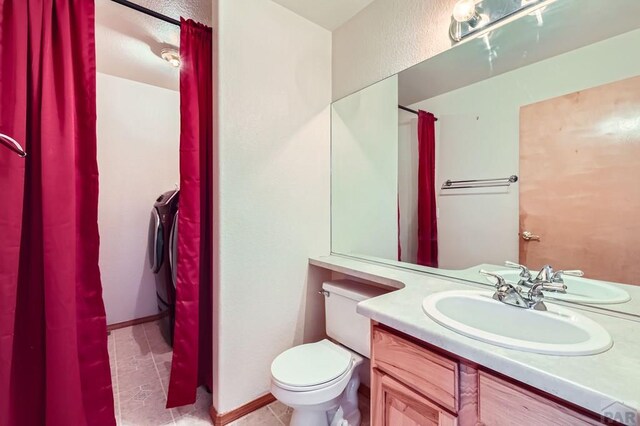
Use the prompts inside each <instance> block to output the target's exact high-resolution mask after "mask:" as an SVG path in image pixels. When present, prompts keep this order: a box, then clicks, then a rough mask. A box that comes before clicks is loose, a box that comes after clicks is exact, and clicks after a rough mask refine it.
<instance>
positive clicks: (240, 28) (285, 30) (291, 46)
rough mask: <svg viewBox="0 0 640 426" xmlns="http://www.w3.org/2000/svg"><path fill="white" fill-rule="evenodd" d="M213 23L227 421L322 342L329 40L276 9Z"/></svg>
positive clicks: (221, 406) (228, 15) (223, 11)
mask: <svg viewBox="0 0 640 426" xmlns="http://www.w3.org/2000/svg"><path fill="white" fill-rule="evenodd" d="M218 13H219V19H218V21H219V31H220V40H219V85H220V95H219V103H220V105H219V107H220V113H219V123H220V124H219V126H220V128H219V135H220V136H219V156H220V158H219V168H220V171H219V174H220V176H219V179H220V182H219V194H218V200H219V201H218V202H219V210H220V225H219V226H220V241H219V244H220V247H219V256H220V258H219V264H220V265H219V268H220V270H219V290H218V291H219V295H218V296H217V297H218V298H219V300H217V301H216V302H217V305H218V317H219V318H218V323H217V324H215V326H216V329H217V333H218V342H217V348H215V350H216V351H217V353H218V357H217V358H218V359H217V360H215V361H214V362H216V364H217V365H215V366H214V371H218V373H219V374H218V375H217V377H215V378H214V380H217V383H216V386H215V388H216V392H215V394H214V406H215V408H216V410H217V411H218V412H219V413H224V412H228V411H230V410H232V409H235V408H237V407H239V406H241V405H243V404H245V403H247V402H249V401H251V400H253V399H255V398H257V397H260V396H262V395H264V394H266V393H267V392H269V386H270V365H271V362H272V360H273V359H274V358H275V357H276V356H277V355H278V354H279V353H281V352H282V351H284V350H285V349H288V348H290V347H292V346H294V345H297V344H300V343H302V342H303V341H311V340H317V339H319V338H321V337H322V336H323V335H324V316H323V301H322V299H321V298H319V296H318V295H317V294H316V292H317V290H319V281H320V280H319V279H315V277H314V274H313V273H312V274H309V267H308V257H309V256H311V255H318V254H323V253H324V254H326V253H328V252H329V250H330V247H329V233H330V231H329V197H330V194H329V155H330V154H329V152H330V146H329V139H330V138H329V135H330V115H329V103H330V100H331V33H330V32H328V31H327V30H324V29H322V28H321V27H319V26H317V25H315V24H312V23H311V22H309V21H307V20H305V19H303V18H301V17H299V16H298V15H295V14H294V13H293V12H291V11H289V10H287V9H285V8H283V7H282V6H279V5H277V4H275V3H274V2H271V1H269V0H220V1H219V10H218ZM312 272H313V271H312Z"/></svg>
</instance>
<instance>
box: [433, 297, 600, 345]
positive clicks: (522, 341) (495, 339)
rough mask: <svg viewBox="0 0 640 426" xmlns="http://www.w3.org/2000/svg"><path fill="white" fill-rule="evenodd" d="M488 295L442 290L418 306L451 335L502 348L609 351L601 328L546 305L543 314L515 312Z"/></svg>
mask: <svg viewBox="0 0 640 426" xmlns="http://www.w3.org/2000/svg"><path fill="white" fill-rule="evenodd" d="M492 296H493V292H491V291H477V290H471V291H445V292H441V293H435V294H432V295H431V296H428V297H426V298H425V299H424V301H423V302H422V308H423V309H424V311H425V313H426V314H427V315H428V316H429V317H430V318H432V319H433V320H434V321H436V322H437V323H439V324H440V325H443V326H444V327H447V328H449V329H451V330H453V331H455V332H458V333H460V334H463V335H465V336H467V337H471V338H473V339H477V340H482V341H484V342H487V343H492V344H494V345H498V346H503V347H505V348H510V349H517V350H521V351H526V352H535V353H539V354H548V355H572V356H575V355H593V354H597V353H600V352H604V351H606V350H608V349H609V348H610V347H611V345H612V341H611V336H610V335H609V333H608V332H607V330H605V329H604V328H603V327H602V326H601V325H600V324H598V323H596V322H595V321H593V320H591V319H589V318H587V317H585V316H584V315H581V314H578V313H576V312H573V311H572V310H569V309H566V308H563V307H561V306H557V305H554V304H551V303H548V302H545V304H546V305H547V309H548V310H547V311H546V312H544V311H535V310H532V309H524V308H518V307H515V306H510V305H506V304H504V303H502V302H499V301H497V300H493V298H492Z"/></svg>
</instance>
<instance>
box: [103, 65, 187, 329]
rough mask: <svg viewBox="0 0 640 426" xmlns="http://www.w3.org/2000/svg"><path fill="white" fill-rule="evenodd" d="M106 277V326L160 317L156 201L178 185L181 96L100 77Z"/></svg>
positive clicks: (160, 89) (113, 78)
mask: <svg viewBox="0 0 640 426" xmlns="http://www.w3.org/2000/svg"><path fill="white" fill-rule="evenodd" d="M97 91H98V92H97V93H98V94H97V100H98V166H99V169H100V199H99V212H98V215H99V216H98V225H99V227H100V270H101V273H102V287H103V298H104V303H105V307H106V310H107V323H109V324H113V323H118V322H123V321H128V320H132V319H135V318H141V317H145V316H149V315H153V314H156V313H157V312H158V308H157V305H156V293H155V280H154V276H153V273H152V272H151V270H150V269H149V263H148V260H147V259H148V257H147V230H148V226H149V215H150V213H151V209H152V207H153V203H154V201H155V199H156V198H157V197H158V195H160V194H161V193H163V192H165V191H167V190H170V189H173V188H174V185H175V184H176V183H178V182H179V180H180V177H179V176H180V174H179V166H178V157H179V146H180V95H179V93H178V92H176V91H173V90H168V89H163V88H160V87H156V86H151V85H147V84H143V83H139V82H135V81H131V80H126V79H123V78H120V77H114V76H111V75H107V74H102V73H98V78H97Z"/></svg>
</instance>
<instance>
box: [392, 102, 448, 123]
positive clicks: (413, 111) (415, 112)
mask: <svg viewBox="0 0 640 426" xmlns="http://www.w3.org/2000/svg"><path fill="white" fill-rule="evenodd" d="M398 108H400V109H401V110H403V111H407V112H410V113H411V114H415V115H418V111H416V110H415V109H411V108H407V107H406V106H402V105H398ZM435 120H436V121H438V119H437V118H436V119H435Z"/></svg>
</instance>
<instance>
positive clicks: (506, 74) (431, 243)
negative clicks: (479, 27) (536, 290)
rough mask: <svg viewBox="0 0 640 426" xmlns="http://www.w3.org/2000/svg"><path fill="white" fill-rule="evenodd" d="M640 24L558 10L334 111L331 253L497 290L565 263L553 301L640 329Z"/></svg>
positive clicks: (581, 8)
mask: <svg viewBox="0 0 640 426" xmlns="http://www.w3.org/2000/svg"><path fill="white" fill-rule="evenodd" d="M638 16H640V2H638V1H636V0H616V1H602V0H559V1H556V2H553V3H551V4H549V5H547V6H546V8H545V9H543V10H541V11H538V13H536V14H532V15H531V16H529V15H526V16H523V17H521V18H519V19H517V20H514V21H513V22H510V23H509V24H507V25H504V26H502V27H500V28H499V29H496V30H494V31H491V32H488V33H485V34H484V35H482V36H480V37H476V38H474V39H472V40H468V41H465V42H463V43H460V44H458V45H456V46H454V47H452V48H451V49H449V50H448V51H446V52H444V53H442V54H440V55H438V56H435V57H433V58H431V59H429V60H427V61H425V62H423V63H420V64H418V65H416V66H414V67H412V68H409V69H407V70H405V71H402V72H401V73H399V74H397V75H395V76H393V77H390V78H388V79H386V80H383V81H381V82H379V83H377V84H374V85H372V86H370V87H367V88H365V89H363V90H361V91H360V92H357V93H355V94H352V95H350V96H347V97H345V98H343V99H341V100H338V101H337V102H335V103H334V104H333V107H332V251H333V252H334V253H337V254H343V255H348V256H353V257H358V258H362V259H367V260H371V261H376V262H385V263H387V264H392V265H394V266H398V267H405V268H412V269H415V270H419V271H423V272H426V273H432V274H438V275H444V276H449V277H453V278H456V279H460V280H466V281H471V282H474V283H476V284H486V285H491V282H492V281H491V280H493V278H491V277H485V276H483V275H481V274H480V273H479V272H478V271H479V270H480V269H486V270H489V271H494V272H497V273H499V274H500V275H502V276H504V277H505V279H507V281H510V282H513V283H518V282H520V283H523V277H525V276H526V271H525V269H524V268H523V267H526V268H527V269H528V270H529V271H530V274H531V275H532V276H534V277H535V276H536V275H537V274H538V273H539V271H540V270H541V269H542V268H543V267H544V266H545V265H551V267H552V268H553V271H554V272H558V271H566V272H564V273H558V274H557V275H556V277H557V278H560V279H561V282H562V283H563V284H564V285H565V286H566V289H565V290H564V291H555V292H548V294H546V295H545V296H546V297H549V298H553V299H556V300H558V301H562V302H563V303H564V302H566V303H580V304H583V305H588V306H589V307H592V308H597V309H605V310H609V311H617V312H622V313H626V314H632V315H637V316H640V20H638V19H637V17H638ZM505 262H512V263H510V264H508V265H507V264H505ZM517 265H522V266H523V267H518V266H517ZM524 283H525V284H526V280H524Z"/></svg>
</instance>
